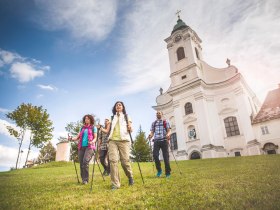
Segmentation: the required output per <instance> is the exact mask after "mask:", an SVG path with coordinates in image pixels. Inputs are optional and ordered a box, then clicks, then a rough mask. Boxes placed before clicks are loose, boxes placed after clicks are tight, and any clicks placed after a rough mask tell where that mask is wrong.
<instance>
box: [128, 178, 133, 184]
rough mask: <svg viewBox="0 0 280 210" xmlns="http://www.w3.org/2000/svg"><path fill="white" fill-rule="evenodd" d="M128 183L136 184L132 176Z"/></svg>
mask: <svg viewBox="0 0 280 210" xmlns="http://www.w3.org/2000/svg"><path fill="white" fill-rule="evenodd" d="M128 184H129V185H134V180H133V178H132V177H130V178H129V179H128Z"/></svg>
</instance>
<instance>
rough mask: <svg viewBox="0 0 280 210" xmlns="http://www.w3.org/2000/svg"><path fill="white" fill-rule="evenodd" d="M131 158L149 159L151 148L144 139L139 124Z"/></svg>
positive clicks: (142, 160) (143, 133)
mask: <svg viewBox="0 0 280 210" xmlns="http://www.w3.org/2000/svg"><path fill="white" fill-rule="evenodd" d="M131 154H132V159H133V160H134V161H139V162H148V161H151V149H150V146H149V143H148V142H147V141H146V135H145V132H143V131H142V129H141V126H140V128H139V131H138V134H137V136H136V138H135V141H134V149H132V150H131Z"/></svg>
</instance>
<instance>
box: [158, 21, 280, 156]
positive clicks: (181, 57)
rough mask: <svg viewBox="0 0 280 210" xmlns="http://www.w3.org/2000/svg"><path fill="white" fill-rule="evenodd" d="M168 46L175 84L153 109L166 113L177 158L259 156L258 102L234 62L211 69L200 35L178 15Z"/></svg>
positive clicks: (277, 134)
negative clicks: (256, 119)
mask: <svg viewBox="0 0 280 210" xmlns="http://www.w3.org/2000/svg"><path fill="white" fill-rule="evenodd" d="M165 42H166V43H167V49H168V53H169V62H170V79H171V84H170V87H169V88H168V90H167V91H165V92H163V91H162V90H161V91H160V95H159V96H157V98H156V105H155V106H153V108H154V109H155V110H157V111H162V112H163V115H164V117H165V118H166V119H167V120H169V122H170V124H171V128H172V135H171V148H172V150H173V152H174V154H176V158H178V159H181V160H185V159H197V158H216V157H233V156H243V155H256V154H261V153H262V152H261V150H260V147H264V145H262V143H260V142H261V141H262V138H260V135H259V129H260V128H259V127H260V126H262V123H257V121H253V120H254V119H255V117H256V116H257V114H258V111H259V109H260V102H259V101H258V99H257V97H256V95H255V94H254V93H253V91H252V90H251V89H250V87H249V86H248V85H247V83H246V81H245V80H244V78H243V76H242V75H241V74H240V73H239V72H238V69H237V68H236V67H235V66H233V65H231V64H230V60H227V65H228V66H227V67H225V68H214V67H212V66H210V65H208V64H207V63H206V62H205V61H204V60H203V54H202V47H201V42H202V41H201V39H200V37H199V36H198V35H197V34H196V32H195V31H194V30H192V29H191V28H190V27H189V26H187V25H186V24H185V23H184V22H183V21H182V20H181V19H180V17H178V21H177V24H176V25H175V26H174V28H173V31H172V33H171V35H170V36H169V37H168V38H166V39H165ZM278 120H279V119H278ZM253 122H254V123H253ZM271 123H272V124H273V122H271ZM274 124H275V126H276V124H277V122H275V123H274ZM258 126H259V127H258ZM276 127H277V126H276ZM279 128H280V126H279ZM278 130H279V129H278ZM275 135H276V136H274V137H272V136H271V138H279V137H280V133H279V131H278V133H276V134H275ZM277 136H278V137H277ZM266 141H267V142H269V140H268V139H267V140H266ZM274 145H275V147H277V145H278V143H275V144H274ZM267 147H269V146H267ZM270 147H271V145H270ZM256 150H258V151H256ZM264 150H265V149H264ZM276 152H278V150H277V151H276ZM170 157H172V156H170Z"/></svg>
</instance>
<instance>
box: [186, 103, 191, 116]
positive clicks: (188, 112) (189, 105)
mask: <svg viewBox="0 0 280 210" xmlns="http://www.w3.org/2000/svg"><path fill="white" fill-rule="evenodd" d="M191 113H193V108H192V104H191V103H190V102H188V103H186V104H185V114H186V115H188V114H191Z"/></svg>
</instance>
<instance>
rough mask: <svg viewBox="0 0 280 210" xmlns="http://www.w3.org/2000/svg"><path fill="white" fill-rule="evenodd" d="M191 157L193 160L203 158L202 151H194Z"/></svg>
mask: <svg viewBox="0 0 280 210" xmlns="http://www.w3.org/2000/svg"><path fill="white" fill-rule="evenodd" d="M190 159H191V160H195V159H201V156H200V153H199V152H197V151H194V152H192V154H191V157H190Z"/></svg>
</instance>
